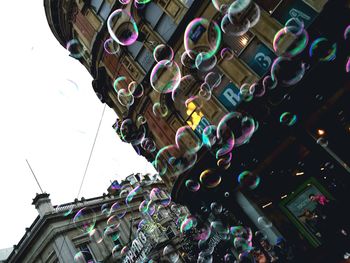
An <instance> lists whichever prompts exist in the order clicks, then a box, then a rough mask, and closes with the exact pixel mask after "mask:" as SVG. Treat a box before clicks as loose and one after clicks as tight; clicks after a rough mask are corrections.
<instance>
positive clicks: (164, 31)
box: [155, 15, 177, 41]
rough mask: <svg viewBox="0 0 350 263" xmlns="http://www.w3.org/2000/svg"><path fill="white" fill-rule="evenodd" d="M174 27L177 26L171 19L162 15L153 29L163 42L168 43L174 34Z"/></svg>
mask: <svg viewBox="0 0 350 263" xmlns="http://www.w3.org/2000/svg"><path fill="white" fill-rule="evenodd" d="M176 27H177V25H176V24H175V23H174V21H173V19H172V18H170V17H169V16H167V15H164V16H163V17H162V19H161V20H160V21H159V23H158V24H157V26H156V28H155V29H156V31H157V32H158V33H159V34H160V35H161V36H162V37H163V38H164V40H165V41H168V40H169V39H170V38H171V36H172V35H173V33H174V32H175V29H176Z"/></svg>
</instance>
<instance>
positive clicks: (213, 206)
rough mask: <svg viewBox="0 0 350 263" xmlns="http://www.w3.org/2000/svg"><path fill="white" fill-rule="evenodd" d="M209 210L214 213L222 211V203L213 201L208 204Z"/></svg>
mask: <svg viewBox="0 0 350 263" xmlns="http://www.w3.org/2000/svg"><path fill="white" fill-rule="evenodd" d="M210 210H211V211H212V212H213V213H214V214H215V215H218V214H221V212H222V205H221V204H219V203H217V202H213V203H211V204H210Z"/></svg>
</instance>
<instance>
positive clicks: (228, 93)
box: [222, 89, 241, 107]
mask: <svg viewBox="0 0 350 263" xmlns="http://www.w3.org/2000/svg"><path fill="white" fill-rule="evenodd" d="M222 95H223V96H225V98H226V99H227V100H228V101H229V102H230V103H231V104H232V106H233V107H236V106H237V105H238V103H239V102H240V100H241V98H240V97H239V95H237V94H236V93H235V92H234V91H233V90H232V89H227V90H225V91H224V93H223V94H222Z"/></svg>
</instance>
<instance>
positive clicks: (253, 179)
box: [238, 171, 260, 190]
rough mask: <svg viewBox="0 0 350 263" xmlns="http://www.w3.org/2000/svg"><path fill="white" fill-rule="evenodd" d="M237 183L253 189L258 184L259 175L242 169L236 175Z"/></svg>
mask: <svg viewBox="0 0 350 263" xmlns="http://www.w3.org/2000/svg"><path fill="white" fill-rule="evenodd" d="M238 183H239V184H240V185H241V186H242V187H249V188H250V189H251V190H254V189H255V188H257V187H258V186H259V184H260V177H259V176H257V175H255V174H253V173H252V172H250V171H243V172H242V173H240V174H239V175H238Z"/></svg>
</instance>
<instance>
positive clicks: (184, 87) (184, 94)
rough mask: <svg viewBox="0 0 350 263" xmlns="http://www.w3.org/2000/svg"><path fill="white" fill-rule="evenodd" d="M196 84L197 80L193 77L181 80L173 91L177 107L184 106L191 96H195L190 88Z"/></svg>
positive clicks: (172, 95)
mask: <svg viewBox="0 0 350 263" xmlns="http://www.w3.org/2000/svg"><path fill="white" fill-rule="evenodd" d="M194 83H196V80H195V78H194V77H193V76H192V75H186V76H183V77H182V78H181V81H180V84H179V85H178V86H177V87H176V88H174V89H173V91H172V93H171V98H172V100H173V101H174V102H175V104H177V105H179V106H180V105H184V104H185V102H186V100H187V99H188V98H189V97H191V95H195V93H192V92H190V94H188V91H189V87H191V86H192V85H193V84H194Z"/></svg>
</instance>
